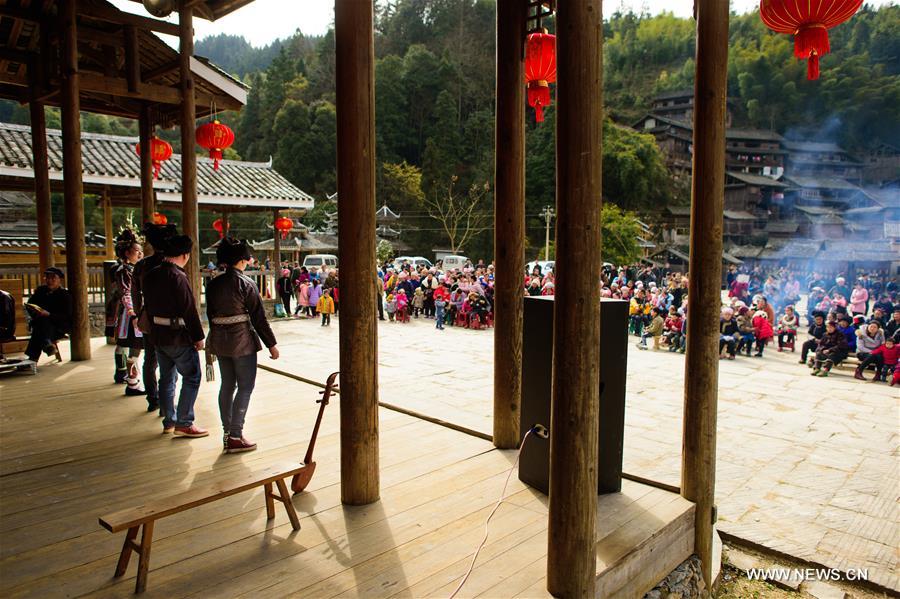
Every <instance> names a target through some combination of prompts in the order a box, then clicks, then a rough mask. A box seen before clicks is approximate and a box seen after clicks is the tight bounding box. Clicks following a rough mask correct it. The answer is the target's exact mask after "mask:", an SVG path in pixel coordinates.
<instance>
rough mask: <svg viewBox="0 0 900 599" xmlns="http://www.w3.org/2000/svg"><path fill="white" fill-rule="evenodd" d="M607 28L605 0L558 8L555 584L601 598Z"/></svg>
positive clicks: (569, 593) (550, 570)
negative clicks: (597, 528)
mask: <svg viewBox="0 0 900 599" xmlns="http://www.w3.org/2000/svg"><path fill="white" fill-rule="evenodd" d="M602 25H603V15H602V14H601V12H600V0H568V1H567V2H561V3H559V5H558V12H557V16H556V27H557V29H556V35H557V38H556V39H557V42H556V43H557V87H556V90H557V91H556V95H557V98H556V106H557V109H556V115H557V116H556V270H555V274H556V302H555V303H556V309H555V310H554V314H553V323H554V331H555V335H554V339H553V399H552V408H551V420H550V520H549V539H550V540H549V549H548V555H547V590H548V591H550V592H551V593H552V594H554V595H557V596H561V597H587V596H591V597H593V596H594V588H595V580H596V575H597V563H596V562H597V560H596V550H595V546H596V533H595V522H596V518H597V451H598V427H599V420H598V419H599V403H600V383H599V381H600V267H601V264H602V262H601V256H600V242H601V239H600V206H601V171H600V169H601V146H602V142H601V133H602V125H603V85H602V79H601V75H602V64H603V61H602V55H601V51H602V39H603V31H602ZM562 306H564V307H565V308H564V309H563V308H561V307H562ZM576 348H577V350H576Z"/></svg>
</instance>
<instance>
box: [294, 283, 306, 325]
mask: <svg viewBox="0 0 900 599" xmlns="http://www.w3.org/2000/svg"><path fill="white" fill-rule="evenodd" d="M308 306H309V274H308V273H307V275H306V278H305V279H297V309H296V310H294V316H296V317H297V318H300V316H301V315H302V314H308V313H309V310H308V309H307V308H308Z"/></svg>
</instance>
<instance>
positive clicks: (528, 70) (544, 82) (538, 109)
mask: <svg viewBox="0 0 900 599" xmlns="http://www.w3.org/2000/svg"><path fill="white" fill-rule="evenodd" d="M525 82H526V83H527V84H528V105H529V106H531V107H533V108H534V120H535V121H537V122H538V123H541V122H543V120H544V107H545V106H550V101H551V100H550V84H551V83H555V82H556V36H555V35H551V34H549V33H542V32H535V33H530V34H528V40H527V42H526V44H525Z"/></svg>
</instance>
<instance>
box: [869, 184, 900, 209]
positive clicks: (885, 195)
mask: <svg viewBox="0 0 900 599" xmlns="http://www.w3.org/2000/svg"><path fill="white" fill-rule="evenodd" d="M863 191H864V192H865V194H866V195H867V196H869V197H870V198H872V199H873V200H875V202H877V203H878V205H879V206H882V207H884V208H900V188H898V187H866V188H865V189H864V190H863Z"/></svg>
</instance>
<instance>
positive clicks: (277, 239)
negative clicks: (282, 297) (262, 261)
mask: <svg viewBox="0 0 900 599" xmlns="http://www.w3.org/2000/svg"><path fill="white" fill-rule="evenodd" d="M280 214H281V211H280V210H273V211H272V241H273V243H274V244H275V251H274V254H275V259H274V260H273V262H275V268H276V269H277V270H281V231H279V230H278V229H276V228H275V223H277V222H278V216H279V215H280ZM279 276H281V273H278V274H277V275H275V279H276V280H277V279H278V277H279Z"/></svg>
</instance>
